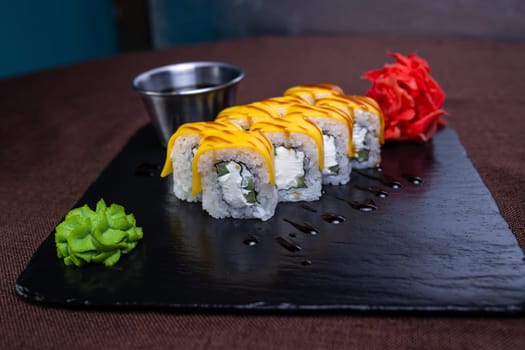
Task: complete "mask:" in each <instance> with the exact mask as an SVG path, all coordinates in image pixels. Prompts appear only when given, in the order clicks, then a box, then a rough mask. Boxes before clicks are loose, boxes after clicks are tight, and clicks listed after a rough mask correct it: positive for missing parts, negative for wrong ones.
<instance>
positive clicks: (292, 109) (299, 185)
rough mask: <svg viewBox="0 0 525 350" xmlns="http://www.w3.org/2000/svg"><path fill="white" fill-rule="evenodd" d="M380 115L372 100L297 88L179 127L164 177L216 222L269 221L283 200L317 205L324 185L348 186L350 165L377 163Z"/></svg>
mask: <svg viewBox="0 0 525 350" xmlns="http://www.w3.org/2000/svg"><path fill="white" fill-rule="evenodd" d="M382 118H383V117H382V114H381V110H380V109H379V107H378V106H377V103H375V101H374V100H372V99H369V98H366V97H357V96H345V95H344V93H343V91H342V90H341V88H339V87H338V86H336V85H332V84H320V85H301V86H296V87H292V88H290V89H288V90H287V91H286V92H285V93H284V95H283V96H279V97H273V98H269V99H266V100H262V101H258V102H254V103H251V104H247V105H239V106H233V107H229V108H226V109H225V110H223V111H221V112H220V113H219V115H218V116H217V117H216V119H215V121H212V122H197V123H187V124H184V125H182V126H180V127H179V128H178V129H177V131H176V132H175V133H174V134H173V135H172V137H171V138H170V140H169V142H168V147H167V154H166V162H165V165H164V168H163V170H162V174H161V175H162V176H163V177H165V176H168V175H169V174H171V173H172V174H173V176H172V179H173V192H174V194H175V196H176V197H177V198H179V199H182V200H185V201H190V202H192V201H193V202H195V201H202V207H203V209H204V210H206V211H207V212H208V213H209V214H210V215H211V216H212V217H215V218H225V217H232V218H258V219H261V220H268V219H269V218H271V217H272V216H273V215H274V212H275V208H276V206H277V203H278V202H287V201H313V200H317V199H319V198H320V197H321V190H322V185H323V184H324V185H327V184H331V185H341V184H346V183H348V182H349V181H350V175H351V171H352V167H354V168H365V167H372V166H377V165H378V164H379V161H380V145H381V143H382V142H383V138H382V135H383V119H382Z"/></svg>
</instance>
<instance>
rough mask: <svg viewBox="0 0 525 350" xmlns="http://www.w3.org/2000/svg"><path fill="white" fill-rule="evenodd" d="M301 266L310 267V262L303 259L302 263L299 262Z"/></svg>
mask: <svg viewBox="0 0 525 350" xmlns="http://www.w3.org/2000/svg"><path fill="white" fill-rule="evenodd" d="M301 265H303V266H310V265H312V260H308V259H304V260H303V261H301Z"/></svg>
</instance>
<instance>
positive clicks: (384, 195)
mask: <svg viewBox="0 0 525 350" xmlns="http://www.w3.org/2000/svg"><path fill="white" fill-rule="evenodd" d="M354 187H355V188H357V189H358V190H361V191H366V192H370V193H372V194H374V195H375V196H376V197H378V198H387V197H388V195H389V194H390V193H388V192H387V191H383V190H382V189H379V188H377V187H362V186H359V185H354Z"/></svg>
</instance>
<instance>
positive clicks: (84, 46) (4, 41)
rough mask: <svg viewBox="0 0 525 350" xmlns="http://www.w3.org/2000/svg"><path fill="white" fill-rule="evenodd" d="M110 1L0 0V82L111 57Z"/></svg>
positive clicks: (113, 28)
mask: <svg viewBox="0 0 525 350" xmlns="http://www.w3.org/2000/svg"><path fill="white" fill-rule="evenodd" d="M114 18H115V15H114V10H113V6H112V2H111V0H78V1H77V0H45V1H38V0H36V1H31V0H6V1H1V2H0V44H1V54H0V78H4V77H8V76H14V75H20V74H25V73H30V72H33V71H36V70H40V69H44V68H49V67H53V66H58V65H63V64H70V63H74V62H79V61H83V60H89V59H93V58H97V57H102V56H107V55H113V54H115V53H117V52H118V51H119V50H118V43H117V33H116V26H115V19H114Z"/></svg>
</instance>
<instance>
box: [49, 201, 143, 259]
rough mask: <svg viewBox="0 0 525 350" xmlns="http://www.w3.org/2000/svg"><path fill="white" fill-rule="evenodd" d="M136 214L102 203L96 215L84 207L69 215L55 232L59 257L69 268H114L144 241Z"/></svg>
mask: <svg viewBox="0 0 525 350" xmlns="http://www.w3.org/2000/svg"><path fill="white" fill-rule="evenodd" d="M142 236H143V233H142V228H141V227H137V226H136V220H135V217H134V216H133V214H126V213H125V211H124V207H122V206H121V205H118V204H111V206H109V207H108V206H107V205H106V202H104V200H103V199H101V200H99V201H98V203H97V207H96V209H95V211H93V210H92V209H91V208H90V207H89V206H87V205H84V206H82V207H80V208H75V209H72V210H70V211H69V213H67V215H66V218H65V220H64V221H62V222H61V223H60V224H59V225H58V226H57V227H56V231H55V243H56V247H57V256H58V257H59V258H60V259H64V264H66V265H67V266H70V265H76V266H79V267H80V266H83V265H85V264H87V263H90V262H95V263H102V264H104V265H105V266H112V265H114V264H116V263H117V262H118V260H119V259H120V256H121V254H126V253H128V252H129V251H131V250H132V249H133V248H135V246H136V245H137V243H138V241H139V240H140V239H142Z"/></svg>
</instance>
